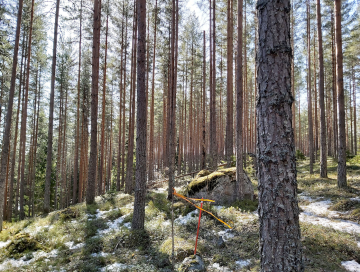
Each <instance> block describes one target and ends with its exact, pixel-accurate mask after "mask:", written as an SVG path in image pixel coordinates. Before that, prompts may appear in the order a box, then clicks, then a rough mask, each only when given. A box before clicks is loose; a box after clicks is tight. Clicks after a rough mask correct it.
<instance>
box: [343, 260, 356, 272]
mask: <svg viewBox="0 0 360 272" xmlns="http://www.w3.org/2000/svg"><path fill="white" fill-rule="evenodd" d="M341 265H342V266H343V267H344V268H345V269H346V270H347V271H350V272H359V271H360V264H358V263H357V262H356V261H354V260H353V261H347V262H341Z"/></svg>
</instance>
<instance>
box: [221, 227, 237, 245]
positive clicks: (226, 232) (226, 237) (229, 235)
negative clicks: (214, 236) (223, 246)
mask: <svg viewBox="0 0 360 272" xmlns="http://www.w3.org/2000/svg"><path fill="white" fill-rule="evenodd" d="M218 235H219V236H222V238H223V240H224V241H225V242H226V241H228V240H229V239H231V238H234V236H235V235H234V233H232V230H231V229H227V230H222V231H219V232H218Z"/></svg>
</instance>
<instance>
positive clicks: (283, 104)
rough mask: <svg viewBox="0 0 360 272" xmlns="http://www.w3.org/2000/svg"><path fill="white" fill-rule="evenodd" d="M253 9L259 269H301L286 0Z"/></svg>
mask: <svg viewBox="0 0 360 272" xmlns="http://www.w3.org/2000/svg"><path fill="white" fill-rule="evenodd" d="M256 8H257V15H258V20H259V24H258V34H259V35H258V37H259V38H258V51H257V58H256V63H257V75H258V78H257V89H258V95H259V97H258V103H257V107H256V113H257V124H258V128H257V129H258V134H257V135H258V137H257V155H258V156H257V159H258V170H259V171H258V180H259V210H258V211H259V219H260V255H261V270H260V271H262V272H265V271H266V272H268V271H269V272H270V271H271V272H273V271H279V272H281V271H289V272H290V271H304V267H303V264H302V250H301V243H300V227H299V207H298V202H297V196H296V194H297V192H296V187H297V181H296V161H295V146H294V134H293V130H292V124H291V123H292V110H291V107H292V103H293V98H292V94H291V59H292V50H291V40H290V10H291V7H290V1H289V0H286V1H258V3H257V7H256Z"/></svg>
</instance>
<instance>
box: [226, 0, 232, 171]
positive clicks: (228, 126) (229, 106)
mask: <svg viewBox="0 0 360 272" xmlns="http://www.w3.org/2000/svg"><path fill="white" fill-rule="evenodd" d="M233 28H234V27H233V1H232V0H228V1H227V86H226V87H227V88H226V89H227V95H226V106H227V110H226V140H225V157H226V161H227V166H228V167H230V166H231V156H232V155H233V148H234V143H233V139H234V127H233V123H234V117H233V116H234V113H233V105H234V101H233V99H234V97H233V96H234V95H233V92H234V91H233Z"/></svg>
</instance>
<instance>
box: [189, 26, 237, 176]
mask: <svg viewBox="0 0 360 272" xmlns="http://www.w3.org/2000/svg"><path fill="white" fill-rule="evenodd" d="M203 52H204V58H203V79H202V80H203V94H202V96H203V99H202V151H201V169H205V168H206V115H205V112H206V39H205V31H204V49H203ZM184 102H185V101H184ZM185 107H186V105H185ZM231 148H233V147H231Z"/></svg>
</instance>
